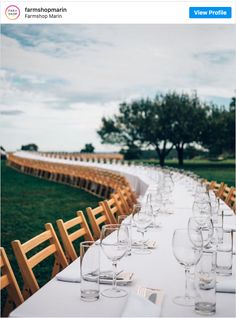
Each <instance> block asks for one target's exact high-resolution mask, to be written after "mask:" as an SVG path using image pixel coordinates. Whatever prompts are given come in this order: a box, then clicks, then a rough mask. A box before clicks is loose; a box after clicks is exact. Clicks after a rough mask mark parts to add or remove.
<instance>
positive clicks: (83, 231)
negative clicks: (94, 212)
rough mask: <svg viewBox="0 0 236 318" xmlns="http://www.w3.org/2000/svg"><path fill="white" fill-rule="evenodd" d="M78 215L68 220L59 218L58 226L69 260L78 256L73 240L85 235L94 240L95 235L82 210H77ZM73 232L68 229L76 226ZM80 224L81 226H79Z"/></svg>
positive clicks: (71, 260) (89, 239)
mask: <svg viewBox="0 0 236 318" xmlns="http://www.w3.org/2000/svg"><path fill="white" fill-rule="evenodd" d="M76 214H77V216H76V217H75V218H73V219H71V220H69V221H67V222H64V221H63V220H61V219H60V220H57V226H58V229H59V232H60V235H61V238H62V243H63V246H64V249H65V253H66V258H67V260H68V262H69V263H70V262H73V261H74V260H76V258H77V257H78V255H77V253H76V250H75V248H74V245H73V242H74V241H75V240H77V239H79V238H81V237H84V238H85V240H86V241H93V240H94V239H93V236H92V234H91V232H90V229H89V226H88V224H87V221H86V219H85V217H84V214H83V212H82V211H77V212H76ZM75 226H76V229H75V231H74V232H73V233H70V234H69V233H68V230H70V229H71V228H73V227H75ZM78 226H79V228H78Z"/></svg>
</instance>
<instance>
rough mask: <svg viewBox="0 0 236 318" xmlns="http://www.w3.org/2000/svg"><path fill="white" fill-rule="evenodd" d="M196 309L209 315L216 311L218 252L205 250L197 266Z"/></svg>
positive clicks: (199, 312) (202, 313)
mask: <svg viewBox="0 0 236 318" xmlns="http://www.w3.org/2000/svg"><path fill="white" fill-rule="evenodd" d="M195 289H196V296H195V311H196V312H197V313H198V314H201V315H204V316H209V315H213V314H215V312H216V253H215V252H209V251H204V252H203V253H202V257H201V259H200V261H199V262H198V264H197V265H196V267H195Z"/></svg>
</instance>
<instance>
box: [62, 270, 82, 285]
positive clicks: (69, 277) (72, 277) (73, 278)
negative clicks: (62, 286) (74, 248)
mask: <svg viewBox="0 0 236 318" xmlns="http://www.w3.org/2000/svg"><path fill="white" fill-rule="evenodd" d="M56 279H58V280H60V281H63V282H69V283H80V282H81V279H80V271H79V270H75V269H70V270H69V271H68V270H66V271H62V272H60V273H58V274H57V275H56Z"/></svg>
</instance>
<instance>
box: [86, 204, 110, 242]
mask: <svg viewBox="0 0 236 318" xmlns="http://www.w3.org/2000/svg"><path fill="white" fill-rule="evenodd" d="M86 211H87V214H88V217H89V221H90V224H91V226H92V230H93V237H94V239H99V238H100V233H101V230H100V226H101V224H102V223H105V224H111V220H110V218H109V215H108V213H107V211H106V209H105V207H104V205H101V203H99V206H98V207H96V208H94V209H92V208H90V207H89V208H87V209H86Z"/></svg>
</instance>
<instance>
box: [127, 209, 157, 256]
mask: <svg viewBox="0 0 236 318" xmlns="http://www.w3.org/2000/svg"><path fill="white" fill-rule="evenodd" d="M132 216H133V221H134V223H135V225H136V227H137V231H138V232H140V233H141V234H142V241H141V246H140V248H136V249H135V250H134V253H136V254H149V253H151V251H150V250H149V249H148V247H147V246H146V245H145V241H144V233H145V231H146V230H147V228H148V227H149V226H150V225H151V224H152V221H153V216H152V214H151V211H150V210H147V209H146V208H145V207H143V206H141V205H140V204H135V205H134V207H133V212H132Z"/></svg>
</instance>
